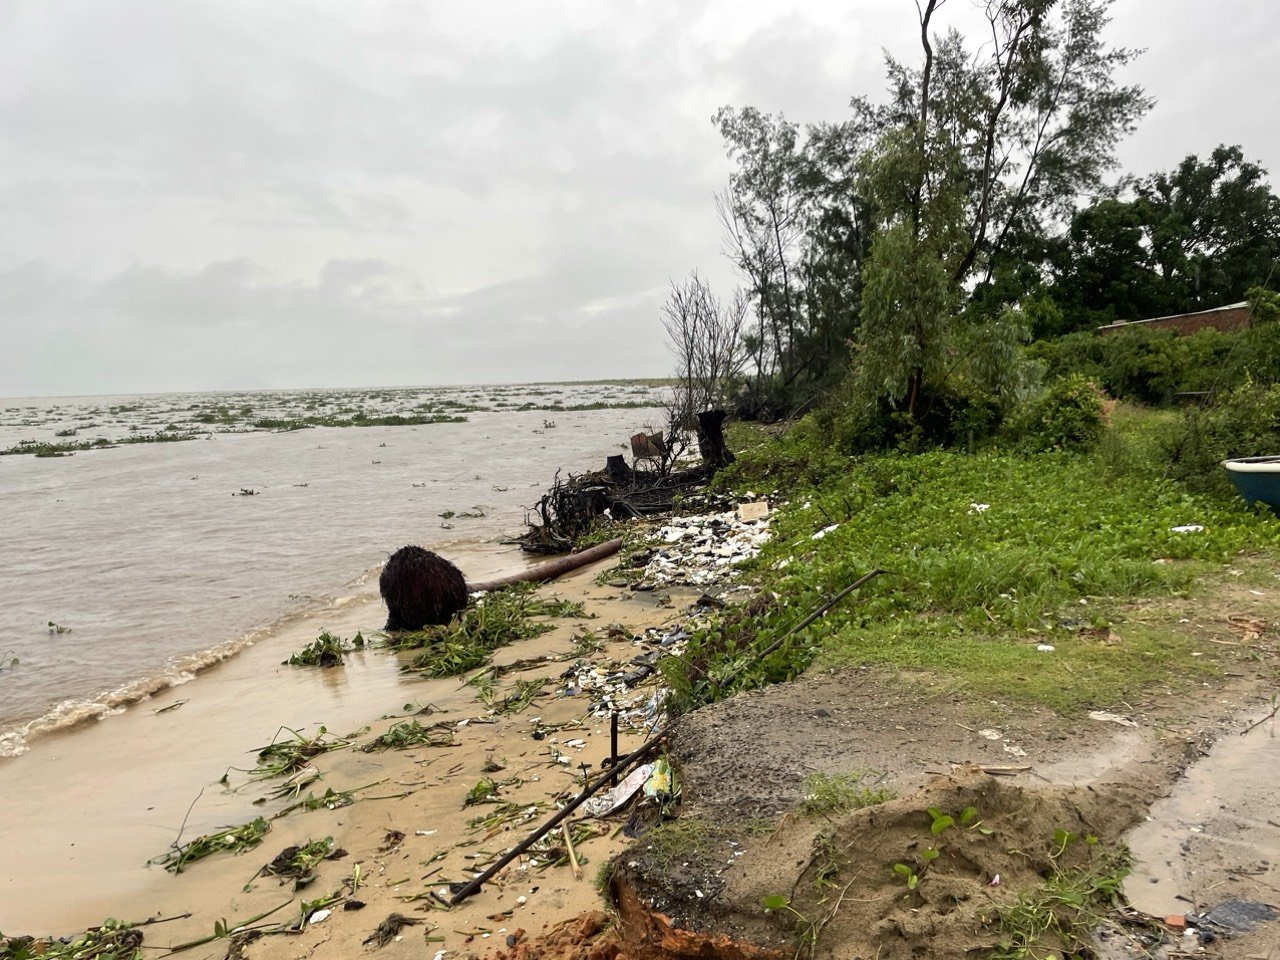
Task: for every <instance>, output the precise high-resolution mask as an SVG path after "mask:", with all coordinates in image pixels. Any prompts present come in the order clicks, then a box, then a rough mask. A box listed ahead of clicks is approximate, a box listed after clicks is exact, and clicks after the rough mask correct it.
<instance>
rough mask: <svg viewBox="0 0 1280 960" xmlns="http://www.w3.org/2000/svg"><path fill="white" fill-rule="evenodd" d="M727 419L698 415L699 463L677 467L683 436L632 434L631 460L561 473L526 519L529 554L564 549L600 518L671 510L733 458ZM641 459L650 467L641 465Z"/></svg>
mask: <svg viewBox="0 0 1280 960" xmlns="http://www.w3.org/2000/svg"><path fill="white" fill-rule="evenodd" d="M723 420H724V413H723V411H716V410H711V411H706V412H704V413H700V414H698V430H697V434H698V446H699V450H700V452H701V455H702V462H701V463H699V464H697V465H696V466H691V467H688V468H686V469H683V470H675V469H673V466H674V464H675V461H676V460H677V459H678V456H679V451H680V450H681V449H683V447H682V445H681V443H680V441H679V440H671V439H664V437H663V434H661V433H653V434H645V433H638V434H636V435H635V436H633V437H632V438H631V452H632V462H631V463H630V464H628V463H627V460H626V458H625V457H624V456H622V455H621V454H617V455H614V456H612V457H609V458H608V460H607V462H606V463H605V467H604V469H603V470H597V471H595V472H592V473H584V474H580V475H576V476H575V475H572V474H571V475H570V476H569V478H568V479H567V480H561V479H560V475H559V474H558V473H557V474H556V478H555V482H554V483H553V484H552V487H551V489H550V490H548V491H547V492H546V493H545V494H543V496H542V499H540V500H539V501H538V502H537V503H536V504H535V505H534V506H533V508H532V510H531V513H530V515H529V516H528V517H527V518H526V520H527V522H528V527H529V529H528V530H527V531H526V532H525V534H524V535H523V536H521V537H518V538H517V541H516V542H518V543H519V544H520V546H521V547H522V548H523V549H524V550H526V551H528V552H529V553H564V552H566V551H568V550H571V549H573V547H574V545H575V544H576V543H577V542H578V540H579V539H580V538H582V537H584V536H586V535H587V534H589V533H591V532H593V530H594V529H595V528H596V525H597V523H598V522H599V520H600V519H601V518H604V519H607V520H630V519H635V518H638V517H647V516H652V515H654V514H659V513H667V512H669V511H671V509H672V508H673V507H674V506H675V504H676V502H677V498H680V499H684V498H687V497H688V496H689V495H690V494H692V493H695V492H696V491H698V490H700V489H702V487H704V486H706V484H707V481H708V480H710V479H711V477H712V475H713V474H714V473H715V472H716V471H717V470H719V469H720V468H721V467H724V466H727V465H728V464H730V463H732V462H733V459H734V458H733V454H732V453H730V452H729V450H728V448H727V447H726V446H725V444H724V434H723V432H722V428H721V424H722V423H723ZM642 462H643V463H646V464H648V465H649V468H646V469H640V468H639V467H638V464H640V463H642Z"/></svg>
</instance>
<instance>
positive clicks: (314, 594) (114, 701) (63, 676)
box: [0, 385, 658, 932]
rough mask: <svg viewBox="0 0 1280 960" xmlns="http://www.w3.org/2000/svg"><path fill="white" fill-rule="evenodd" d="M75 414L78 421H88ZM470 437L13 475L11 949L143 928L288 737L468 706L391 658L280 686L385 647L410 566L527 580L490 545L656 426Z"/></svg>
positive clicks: (183, 448) (489, 426) (461, 427)
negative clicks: (396, 570)
mask: <svg viewBox="0 0 1280 960" xmlns="http://www.w3.org/2000/svg"><path fill="white" fill-rule="evenodd" d="M503 389H505V390H507V391H510V390H512V389H513V388H503ZM556 389H559V390H560V392H559V393H554V392H553V393H552V397H553V399H552V402H554V399H555V398H557V397H558V398H561V399H563V400H564V401H566V402H568V403H572V402H609V401H615V400H617V399H618V397H617V395H616V388H614V387H607V386H603V387H599V388H595V389H594V390H593V389H592V388H590V387H583V386H576V385H569V386H565V387H563V388H555V387H554V386H553V387H550V388H548V387H540V388H539V391H540V395H541V396H543V397H544V398H545V396H546V392H548V391H554V390H556ZM611 390H612V391H614V392H613V393H611V392H610V391H611ZM506 396H508V397H510V396H512V394H511V393H507V394H506ZM516 396H518V394H517V395H516ZM632 396H634V394H632ZM649 396H651V394H650V395H649ZM148 400H149V398H141V399H140V401H139V402H140V403H142V404H143V405H144V406H145V404H146V403H147V402H148ZM161 401H165V402H166V403H167V402H170V401H168V400H167V398H154V400H151V402H152V403H153V404H154V405H155V406H156V408H157V409H158V410H159V409H161V404H160V402H161ZM91 402H92V403H99V404H100V402H101V401H96V400H92V401H85V403H86V404H88V403H91ZM4 403H5V401H0V406H2V405H3V404H4ZM10 403H12V402H11V401H10ZM28 403H30V402H28ZM61 404H62V405H61V407H59V410H58V413H57V416H59V417H62V418H65V417H66V416H67V410H68V408H71V409H72V410H74V408H75V402H74V401H62V402H61ZM130 406H131V407H132V406H134V405H133V404H131V405H130ZM30 410H31V407H30V406H28V407H26V408H24V416H26V417H27V418H28V419H29V420H32V421H34V420H35V419H37V417H36V416H35V414H33V413H31V412H30ZM167 412H169V411H167V410H162V411H161V415H163V414H164V413H167ZM72 415H73V416H74V413H73V414H72ZM466 415H467V416H468V418H469V421H468V422H466V423H438V424H429V425H421V426H399V427H359V428H353V427H348V428H323V427H322V428H314V429H306V430H298V431H293V432H287V433H270V432H248V433H230V432H224V433H218V432H214V433H212V434H210V435H209V436H208V437H207V438H205V439H198V440H192V441H185V442H181V443H159V444H155V443H144V444H136V445H130V446H121V447H116V448H111V449H104V450H94V451H83V452H78V453H76V454H75V455H74V456H70V457H56V458H35V457H31V456H5V457H0V503H2V504H3V518H2V522H0V556H3V557H4V558H5V559H4V562H3V564H0V656H3V657H4V659H5V663H6V664H7V663H8V661H9V659H10V658H12V657H17V658H18V660H19V663H18V665H17V666H16V667H8V666H6V667H5V669H4V670H3V671H0V808H3V810H4V812H5V816H4V817H3V818H0V930H5V931H8V932H14V931H43V932H53V931H57V932H70V931H72V930H74V929H77V928H83V926H84V925H85V924H91V923H96V922H99V921H100V920H101V918H102V916H101V913H100V911H101V908H102V907H104V906H105V904H106V903H107V902H112V903H115V904H117V905H118V904H119V903H121V902H126V901H128V902H133V901H134V898H135V897H136V898H137V905H138V906H139V908H142V909H143V912H146V911H145V907H146V901H147V900H148V899H149V895H148V893H147V891H148V890H149V889H153V888H154V886H155V884H156V882H157V876H156V875H157V874H158V875H159V879H161V880H162V879H163V878H164V876H165V875H164V873H163V871H162V870H161V869H160V868H158V867H151V868H145V866H144V864H145V860H146V858H147V857H148V856H153V855H158V854H160V853H162V852H164V850H165V849H166V848H167V847H168V846H169V844H170V843H171V842H173V840H174V839H175V837H176V836H177V831H178V830H179V829H181V830H182V832H183V836H184V837H185V838H189V837H192V836H195V835H198V834H200V833H206V832H209V831H210V830H212V829H217V828H219V827H222V826H225V825H226V824H227V823H234V822H243V821H244V820H246V819H250V818H252V816H254V815H255V812H256V810H257V808H256V807H253V806H252V800H253V799H254V798H255V796H256V795H255V794H252V793H251V792H249V791H250V790H251V789H252V788H250V787H247V786H246V787H244V788H243V789H240V790H228V789H226V788H225V787H224V786H222V785H219V784H218V780H219V778H220V777H221V776H222V774H223V772H224V771H226V770H227V768H228V764H229V763H230V764H233V765H242V766H244V767H251V766H252V765H253V762H254V757H253V753H254V751H255V750H256V749H257V748H260V747H261V746H263V745H265V744H266V743H269V742H270V741H271V740H272V738H273V736H275V734H276V733H277V731H279V730H281V729H282V728H291V729H297V730H306V731H308V733H312V734H313V733H314V732H315V730H316V729H317V727H318V726H319V725H321V724H323V725H326V726H327V728H328V729H329V730H330V731H331V732H333V733H336V734H346V733H350V732H354V731H355V730H356V729H357V728H358V727H359V726H360V725H361V724H364V723H367V722H369V720H370V719H371V717H374V716H378V715H380V714H382V713H384V712H385V711H395V710H398V709H400V708H401V706H402V705H405V704H409V703H420V704H425V703H428V702H433V703H434V702H444V701H449V700H450V699H457V698H458V697H459V696H461V694H459V693H458V692H457V687H458V684H457V681H456V680H451V681H431V682H423V681H421V680H417V679H413V678H405V677H404V676H402V675H401V674H400V672H399V670H398V666H399V662H398V660H397V659H396V657H394V656H392V655H389V654H387V653H385V652H383V651H375V650H368V651H365V652H363V653H361V652H358V653H356V654H354V655H352V657H351V658H349V663H351V665H352V666H355V667H358V669H347V670H336V671H326V670H313V669H300V668H291V667H287V666H283V665H282V664H281V661H282V660H284V659H285V658H287V657H288V656H289V654H291V653H293V652H295V651H297V650H298V649H300V648H302V647H303V646H305V645H307V644H308V643H310V642H311V641H312V640H314V639H315V637H316V635H317V633H318V632H319V631H320V630H322V629H327V630H330V631H331V632H334V633H337V634H339V635H342V636H344V637H350V636H351V635H352V634H354V633H355V632H356V631H357V630H361V631H363V632H364V633H365V635H366V636H368V635H369V633H370V632H371V631H376V630H377V629H378V628H379V627H381V625H382V622H383V620H384V619H385V609H384V608H383V606H382V603H381V600H380V599H379V597H378V594H377V582H376V580H377V577H376V574H377V570H378V567H379V566H380V564H381V562H382V561H383V560H385V558H386V556H387V554H388V553H390V552H391V551H392V550H395V549H396V548H398V547H400V546H402V545H404V544H406V543H418V544H422V545H424V546H427V547H431V548H434V549H437V550H439V551H440V552H442V553H443V554H445V555H446V556H449V557H450V558H452V559H454V560H455V562H457V563H458V565H459V566H460V567H461V568H462V570H463V572H464V573H465V574H466V575H467V578H468V579H469V580H476V579H485V578H490V577H493V576H497V575H500V574H503V573H508V572H513V571H514V570H518V569H520V568H521V567H522V566H523V565H525V564H526V563H527V562H528V561H527V560H526V559H525V557H524V556H523V555H522V554H521V553H520V552H519V551H518V550H517V549H515V548H513V547H510V546H503V545H501V544H500V543H498V542H496V541H497V540H498V539H499V538H501V537H502V536H503V535H504V534H507V533H514V532H519V531H520V530H521V529H522V520H523V517H524V510H523V508H524V507H525V506H526V505H528V504H530V503H533V502H534V501H536V500H537V498H538V497H539V496H540V495H541V493H542V491H543V490H545V488H546V487H547V486H548V485H549V483H550V481H551V479H552V478H553V477H554V475H555V473H556V471H557V470H560V469H562V468H567V469H573V470H582V469H587V468H594V467H596V466H598V465H600V464H602V463H603V460H604V457H605V456H606V455H607V454H609V453H612V452H614V451H616V450H617V449H618V447H619V444H621V443H625V442H626V437H628V436H629V435H630V434H631V433H633V432H635V431H636V430H638V429H640V428H641V427H643V426H645V425H647V424H650V423H652V422H654V421H655V419H656V417H657V416H658V411H656V410H654V409H638V408H634V409H600V410H578V411H560V410H556V411H548V410H524V411H516V410H513V411H501V412H499V411H494V410H475V411H469V412H468V413H467V414H466ZM10 420H11V421H12V420H13V416H12V413H10ZM55 422H56V421H55ZM28 427H30V424H26V425H19V426H18V427H17V428H16V429H19V430H21V429H26V428H28ZM6 429H9V430H10V431H11V432H12V430H13V429H14V427H13V424H12V422H11V423H10V425H9V427H7V428H6ZM42 429H44V431H45V433H46V435H47V434H48V433H49V432H50V430H49V425H47V424H46V425H45V426H44V427H43V428H42ZM242 490H253V491H255V492H254V494H253V495H241V491H242ZM448 512H453V513H454V514H455V516H452V517H441V516H440V514H445V513H448ZM463 513H472V514H475V516H472V517H461V516H457V514H463ZM50 621H53V622H54V623H56V624H58V625H60V626H62V627H64V628H67V630H66V632H62V633H59V632H56V631H53V630H51V629H50V628H49V627H48V623H49V622H50ZM466 699H470V697H469V696H468V697H467V698H466ZM175 703H180V704H181V705H180V706H179V707H178V708H176V709H172V710H167V711H165V712H158V711H161V710H162V709H163V708H165V707H167V706H171V705H173V704H175ZM95 718H96V719H95ZM99 720H100V721H101V722H98V721H99ZM244 781H245V775H244V774H243V773H237V772H236V771H235V770H234V769H233V770H232V771H231V783H232V784H233V785H234V784H236V783H240V784H242V785H244Z"/></svg>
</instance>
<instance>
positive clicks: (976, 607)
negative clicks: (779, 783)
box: [662, 410, 1280, 712]
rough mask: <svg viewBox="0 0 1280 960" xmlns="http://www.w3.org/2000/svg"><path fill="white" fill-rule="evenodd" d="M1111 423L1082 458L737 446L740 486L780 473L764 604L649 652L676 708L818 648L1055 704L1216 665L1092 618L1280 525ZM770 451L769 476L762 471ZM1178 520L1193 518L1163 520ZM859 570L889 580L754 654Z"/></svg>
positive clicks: (1106, 699) (1185, 584)
mask: <svg viewBox="0 0 1280 960" xmlns="http://www.w3.org/2000/svg"><path fill="white" fill-rule="evenodd" d="M1118 419H1119V420H1120V421H1121V425H1120V426H1119V427H1118V428H1117V429H1116V432H1115V433H1114V435H1113V440H1112V442H1111V443H1112V445H1111V446H1110V447H1108V445H1107V442H1105V441H1104V444H1103V446H1102V448H1101V449H1100V450H1099V451H1098V452H1096V453H1093V454H1070V453H1049V454H1040V455H1015V454H1010V453H1002V452H1000V451H997V450H992V451H986V452H981V453H977V454H972V455H970V454H966V453H960V452H956V451H932V452H927V453H923V454H918V455H914V456H909V455H904V454H897V453H892V454H882V455H869V456H864V457H862V458H857V459H854V458H845V457H838V456H834V455H833V454H832V453H831V451H829V450H825V451H824V450H820V449H811V448H810V446H809V444H810V443H811V442H812V438H811V437H810V438H808V439H806V437H805V435H804V432H803V431H798V432H797V431H793V433H796V434H797V435H796V436H792V435H790V434H789V435H788V437H786V438H784V439H783V440H781V441H778V442H775V443H774V444H773V445H772V446H769V447H766V448H764V449H763V451H756V452H754V453H752V454H751V455H750V456H751V457H752V458H754V460H752V461H750V462H748V463H747V465H746V466H745V467H744V468H743V471H742V472H741V473H739V474H738V475H737V478H736V480H734V482H735V483H736V484H737V485H738V486H739V487H740V488H743V489H746V488H750V489H753V490H755V491H756V492H757V493H763V492H767V490H768V486H764V485H762V483H763V484H767V483H768V482H769V481H770V480H771V479H776V477H777V476H781V475H786V477H787V478H788V482H790V483H792V484H793V486H792V487H791V488H790V489H788V490H787V495H788V497H789V503H787V504H784V505H783V506H782V508H781V509H780V510H779V511H778V513H777V514H776V516H775V517H774V520H773V523H772V532H773V540H772V541H771V542H770V543H769V544H768V545H767V546H766V547H765V549H764V550H763V551H762V552H761V554H760V556H759V557H757V558H756V559H755V560H754V561H751V562H750V563H749V564H748V565H747V570H748V576H749V577H750V578H751V579H753V580H754V581H755V582H756V583H757V585H758V586H759V587H760V588H761V589H762V591H763V592H764V593H765V594H766V595H769V596H776V597H777V600H776V601H774V602H771V603H768V604H765V605H763V607H762V609H760V610H758V611H756V612H753V613H751V614H750V615H747V616H745V617H744V615H743V614H742V613H741V612H738V613H731V614H729V615H726V616H724V617H721V618H719V619H718V620H716V621H714V622H713V623H712V624H711V625H710V626H708V627H706V628H704V629H702V630H700V631H699V632H698V633H697V634H696V635H695V637H694V638H693V640H692V642H691V644H690V647H689V648H688V650H687V651H686V653H685V654H684V655H683V657H682V659H681V660H680V661H675V660H668V661H664V663H663V665H662V669H663V674H664V677H665V678H666V679H667V680H668V682H669V684H670V685H671V687H672V688H673V691H674V694H673V706H674V707H676V708H677V709H681V708H683V709H688V708H691V707H694V706H697V705H698V704H700V703H704V702H708V701H713V700H717V699H721V698H723V697H724V696H727V695H729V694H731V693H732V692H734V691H736V690H740V689H746V688H750V687H754V686H759V685H761V684H765V683H772V682H777V681H781V680H787V679H791V678H793V677H794V676H796V675H797V674H798V673H799V672H801V671H802V670H804V669H805V668H806V667H808V666H809V665H810V664H811V663H813V662H815V661H817V662H819V663H820V664H822V665H825V666H841V665H850V664H868V665H878V666H884V667H887V668H891V669H901V670H909V671H915V672H920V673H922V674H924V675H925V679H926V680H928V681H930V682H932V683H934V684H936V685H941V686H944V687H947V688H950V689H952V690H957V691H961V692H965V693H969V694H974V695H982V696H997V695H998V696H999V697H1000V698H1002V699H1005V700H1011V701H1015V702H1017V701H1021V702H1030V703H1040V704H1045V705H1049V706H1052V707H1054V708H1056V709H1058V710H1062V711H1065V712H1074V711H1079V710H1082V709H1085V708H1089V707H1092V706H1104V705H1109V704H1114V703H1115V702H1116V701H1117V700H1118V699H1120V698H1122V697H1125V696H1128V695H1130V694H1133V693H1134V692H1135V691H1137V690H1139V689H1142V688H1144V687H1147V686H1149V685H1151V684H1153V683H1157V682H1161V681H1164V680H1168V679H1173V678H1181V679H1183V680H1190V679H1198V678H1200V677H1202V676H1204V675H1205V674H1210V673H1212V672H1213V669H1214V664H1213V654H1212V653H1209V652H1206V656H1204V657H1199V658H1195V659H1192V658H1191V657H1190V653H1192V652H1194V650H1195V647H1194V645H1193V643H1192V640H1191V639H1190V638H1189V637H1188V636H1187V635H1186V633H1185V632H1182V633H1179V632H1178V631H1176V630H1162V629H1160V628H1159V627H1158V625H1151V624H1142V623H1117V625H1116V628H1115V629H1116V633H1117V634H1118V635H1119V636H1120V637H1121V638H1122V642H1120V643H1116V644H1105V643H1099V642H1097V640H1096V639H1095V638H1094V637H1093V636H1092V635H1091V633H1090V632H1089V628H1091V627H1096V626H1106V625H1109V624H1111V623H1112V622H1113V621H1115V620H1116V619H1117V618H1123V617H1124V616H1125V613H1124V605H1125V603H1126V602H1127V601H1131V600H1133V599H1136V598H1149V597H1160V596H1169V595H1174V594H1179V593H1182V592H1185V591H1187V590H1189V589H1190V588H1191V586H1192V584H1193V583H1195V582H1196V580H1197V578H1203V577H1205V576H1216V575H1218V573H1219V571H1221V569H1222V565H1223V564H1225V563H1228V562H1230V561H1232V560H1233V559H1234V558H1236V557H1238V556H1239V555H1240V554H1241V553H1242V552H1253V553H1262V554H1264V555H1274V553H1275V552H1276V548H1277V546H1280V518H1277V517H1276V516H1274V515H1272V514H1270V513H1267V512H1261V511H1258V510H1255V509H1252V508H1250V507H1247V506H1246V505H1245V504H1244V502H1243V501H1241V500H1238V499H1235V498H1231V497H1219V496H1216V495H1200V494H1194V493H1191V492H1188V491H1187V490H1186V489H1185V488H1183V487H1181V486H1179V485H1178V484H1176V483H1174V482H1172V481H1170V480H1166V479H1162V478H1161V477H1160V476H1159V475H1158V474H1159V469H1158V467H1156V468H1154V469H1153V465H1152V464H1151V463H1150V459H1149V457H1147V456H1146V454H1147V453H1148V451H1149V450H1150V449H1153V448H1154V446H1155V445H1156V444H1157V443H1158V434H1159V430H1160V428H1161V423H1160V422H1159V420H1160V418H1159V417H1156V418H1147V417H1144V416H1143V415H1141V414H1139V413H1137V412H1134V411H1130V410H1126V411H1124V412H1123V414H1122V415H1121V416H1120V417H1119V418H1118ZM770 451H774V452H775V453H776V454H777V457H778V459H776V460H774V461H772V463H773V466H774V467H777V468H778V470H780V471H781V474H777V475H775V474H773V473H771V472H770V468H769V467H768V465H769V464H770V462H771V461H770V457H771V456H773V454H772V453H770ZM806 451H808V452H810V453H812V456H811V457H809V458H808V461H807V463H808V465H807V466H806V467H805V468H804V470H803V471H801V472H799V473H796V472H794V471H793V470H792V466H793V461H795V462H799V461H800V460H802V459H804V456H803V454H804V453H805V452H806ZM745 459H748V458H744V460H745ZM982 505H985V506H982ZM1185 524H1199V525H1202V526H1203V527H1204V528H1205V529H1204V531H1203V532H1200V533H1181V534H1180V533H1175V532H1173V530H1172V528H1173V527H1176V526H1181V525H1185ZM824 531H825V532H824ZM815 535H816V536H817V538H816V539H815ZM1156 561H1161V562H1156ZM874 568H883V569H886V570H889V571H891V575H886V576H881V577H879V578H878V579H875V580H873V581H871V582H870V583H868V584H867V585H866V586H864V587H863V588H861V589H860V590H859V591H858V592H856V593H855V594H854V595H852V596H851V597H849V598H848V599H847V600H845V601H843V602H842V603H841V604H840V605H839V606H837V607H836V608H835V609H833V610H832V611H830V612H829V613H828V614H827V615H826V616H825V617H823V618H822V619H821V620H819V621H818V622H817V623H816V624H814V625H813V626H812V627H810V628H808V629H807V630H805V631H803V632H802V633H800V634H798V635H796V636H794V637H792V638H791V639H789V640H787V641H786V642H785V643H784V644H783V646H782V647H781V648H780V649H779V650H778V651H777V652H775V653H773V654H771V655H770V656H768V657H764V658H761V657H759V656H757V655H756V652H757V651H759V650H761V649H762V648H763V647H764V646H765V645H766V644H768V643H769V642H770V641H771V640H773V639H775V638H778V637H781V636H783V635H784V634H785V633H786V632H787V630H788V628H789V627H791V626H792V625H794V624H796V623H798V622H799V621H800V620H801V618H802V617H803V616H804V615H805V614H806V613H808V612H809V611H811V610H814V609H816V608H817V607H818V606H819V605H820V604H821V603H822V602H823V601H824V600H825V599H827V598H828V597H830V596H832V595H833V594H835V593H836V592H837V591H839V590H840V589H841V588H842V587H844V586H846V585H848V584H850V583H852V582H853V581H854V580H856V579H857V578H858V577H860V576H861V575H862V574H864V573H866V572H867V571H869V570H871V569H874ZM1041 643H1048V644H1051V645H1052V646H1053V647H1054V648H1055V649H1054V651H1053V652H1041V651H1039V650H1037V645H1038V644H1041Z"/></svg>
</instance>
